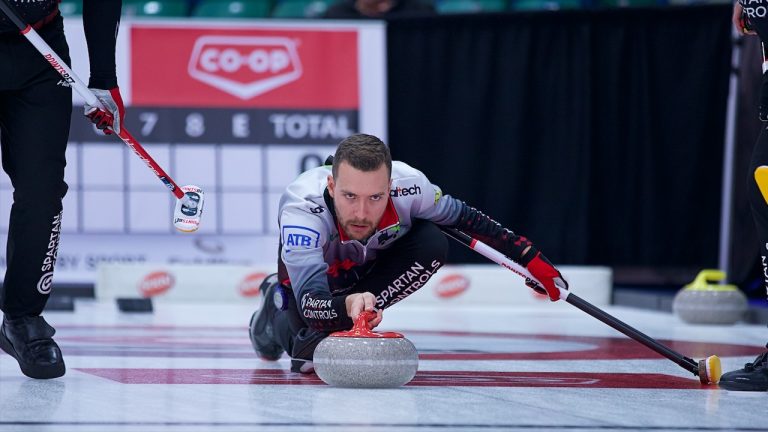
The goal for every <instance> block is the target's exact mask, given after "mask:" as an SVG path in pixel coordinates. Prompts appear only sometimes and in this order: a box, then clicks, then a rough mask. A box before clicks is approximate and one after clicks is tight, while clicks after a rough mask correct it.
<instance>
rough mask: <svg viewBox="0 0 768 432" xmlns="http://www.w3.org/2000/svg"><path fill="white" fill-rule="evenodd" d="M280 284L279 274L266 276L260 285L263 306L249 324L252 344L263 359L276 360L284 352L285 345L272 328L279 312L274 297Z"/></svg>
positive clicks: (254, 314)
mask: <svg viewBox="0 0 768 432" xmlns="http://www.w3.org/2000/svg"><path fill="white" fill-rule="evenodd" d="M278 285H279V282H278V280H277V274H271V275H269V276H267V277H266V278H264V281H263V282H262V283H261V285H260V286H259V291H260V292H261V306H259V308H258V309H257V310H256V312H254V313H253V316H252V317H251V324H250V326H249V334H250V337H251V345H253V349H254V350H256V353H258V354H259V357H261V358H262V359H263V360H270V361H274V360H277V359H279V358H280V356H281V355H282V354H283V347H281V346H280V345H279V344H278V343H277V342H275V338H274V332H273V330H272V320H273V319H274V317H275V313H276V312H277V306H275V300H274V297H275V290H276V289H277V288H278ZM278 295H279V293H278Z"/></svg>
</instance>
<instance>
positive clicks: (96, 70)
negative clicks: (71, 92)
mask: <svg viewBox="0 0 768 432" xmlns="http://www.w3.org/2000/svg"><path fill="white" fill-rule="evenodd" d="M121 9H122V0H83V29H84V30H85V39H86V41H87V42H88V58H89V59H90V64H91V79H90V80H89V82H88V87H92V88H100V89H104V90H109V89H112V88H115V87H117V73H116V67H115V44H116V42H117V30H118V27H119V25H120V11H121Z"/></svg>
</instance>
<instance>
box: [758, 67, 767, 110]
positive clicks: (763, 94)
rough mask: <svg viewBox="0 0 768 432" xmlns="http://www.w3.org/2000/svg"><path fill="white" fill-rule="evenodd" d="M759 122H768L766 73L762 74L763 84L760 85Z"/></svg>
mask: <svg viewBox="0 0 768 432" xmlns="http://www.w3.org/2000/svg"><path fill="white" fill-rule="evenodd" d="M759 115H760V120H761V121H764V122H768V72H763V83H762V84H761V85H760V110H759Z"/></svg>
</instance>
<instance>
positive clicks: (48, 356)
mask: <svg viewBox="0 0 768 432" xmlns="http://www.w3.org/2000/svg"><path fill="white" fill-rule="evenodd" d="M54 333H56V330H54V328H53V327H51V326H50V325H49V324H48V323H47V322H45V319H43V317H41V316H26V317H21V318H13V319H11V318H9V317H7V316H5V317H3V324H2V326H1V327H0V348H2V350H3V351H5V352H6V353H8V355H10V356H11V357H13V358H15V359H16V361H17V362H19V366H20V367H21V372H23V373H24V375H26V376H28V377H30V378H37V379H50V378H58V377H60V376H62V375H64V372H65V371H66V368H65V366H64V358H63V357H62V355H61V349H59V346H58V345H56V342H54V341H53V339H52V338H53V335H54Z"/></svg>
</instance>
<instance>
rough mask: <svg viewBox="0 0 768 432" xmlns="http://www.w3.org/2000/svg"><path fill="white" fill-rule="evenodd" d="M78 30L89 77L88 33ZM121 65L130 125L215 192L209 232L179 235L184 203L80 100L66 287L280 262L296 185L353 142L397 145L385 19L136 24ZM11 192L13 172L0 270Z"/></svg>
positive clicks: (79, 58) (70, 179)
mask: <svg viewBox="0 0 768 432" xmlns="http://www.w3.org/2000/svg"><path fill="white" fill-rule="evenodd" d="M65 26H66V29H67V30H66V31H67V39H68V42H69V44H70V50H71V52H72V58H73V69H74V70H75V72H76V73H77V74H78V75H80V77H81V78H82V79H84V80H87V77H88V66H87V51H86V49H85V46H86V45H85V39H84V35H83V33H82V24H81V23H80V22H79V21H78V20H67V21H66V23H65ZM158 40H162V41H163V43H161V44H159V43H157V41H158ZM117 55H118V79H119V81H120V88H121V93H122V95H123V97H124V100H125V101H126V105H127V108H126V118H125V122H124V126H125V127H126V128H127V129H128V130H129V131H130V132H131V134H132V135H133V136H134V137H135V138H136V139H137V141H139V142H140V143H141V144H142V146H143V147H144V148H145V149H146V150H147V151H148V152H149V154H150V155H151V156H152V157H153V158H154V159H155V160H156V161H157V162H158V164H159V165H160V166H161V167H162V168H163V169H164V170H165V171H167V172H168V174H169V175H170V176H171V177H172V178H173V179H174V181H175V182H176V183H177V184H179V185H180V186H182V185H185V184H195V185H197V186H200V187H201V188H202V189H203V190H204V191H205V194H206V201H205V209H204V213H203V218H202V223H201V226H200V230H199V231H198V232H197V233H194V234H184V233H179V232H177V231H176V230H175V229H174V228H173V225H172V214H173V206H174V203H175V202H174V200H175V198H174V197H173V196H172V194H170V193H169V192H168V190H167V189H166V188H165V186H164V185H163V184H162V183H161V182H160V181H159V180H158V179H157V177H155V175H154V174H153V173H152V172H151V171H150V170H149V169H148V168H147V167H146V165H145V164H144V162H142V161H141V160H140V159H139V158H138V157H136V155H134V154H133V152H132V151H131V150H130V149H129V148H128V147H127V146H125V145H124V144H123V143H122V142H121V141H120V140H119V139H117V138H115V137H110V136H104V135H101V134H100V133H99V132H98V131H97V130H96V129H95V128H94V127H93V125H91V124H90V123H89V122H87V120H86V119H85V118H84V117H83V116H82V100H80V98H79V97H77V96H75V98H74V100H73V103H74V105H75V106H74V111H73V116H72V123H71V132H70V142H69V147H68V150H67V169H66V175H65V176H66V177H65V179H66V182H67V184H68V185H69V191H68V193H67V195H66V197H65V199H64V213H63V220H62V232H63V234H62V240H61V243H60V249H59V256H58V260H57V265H56V273H55V277H54V280H55V281H58V282H69V283H92V282H93V281H94V280H95V271H96V269H97V267H98V265H99V264H100V263H103V262H143V263H158V264H163V263H222V264H253V265H264V264H270V265H274V263H275V261H276V259H277V241H278V237H277V236H278V229H277V204H278V200H279V197H280V195H281V194H282V192H283V191H284V189H285V187H286V186H287V185H288V184H289V183H290V182H291V181H293V179H295V178H296V177H297V176H298V175H299V174H300V173H301V172H303V171H305V170H306V169H309V168H312V167H315V166H319V165H321V164H322V163H323V161H324V160H325V159H326V157H327V156H328V155H330V154H332V153H333V152H334V150H335V147H336V144H337V143H338V142H339V141H340V140H341V139H343V138H345V137H347V136H348V135H350V134H352V133H355V132H366V133H372V134H375V135H378V136H380V137H381V138H383V139H384V140H385V141H386V136H385V130H386V118H385V112H386V104H385V96H384V95H385V91H386V83H385V79H384V76H385V60H384V56H385V49H384V25H383V24H381V23H357V24H355V23H336V24H333V23H309V24H300V25H299V24H296V23H295V22H293V23H287V22H286V23H281V22H279V21H278V22H275V21H269V22H262V21H246V22H244V21H238V22H237V23H226V22H221V21H195V20H184V21H183V22H177V21H155V20H152V21H140V20H134V21H125V22H123V23H122V24H121V29H120V34H119V41H118V53H117ZM11 192H12V188H11V185H10V181H9V180H8V178H7V177H6V176H5V174H4V173H2V174H0V271H2V270H4V267H5V241H6V238H5V237H6V234H7V230H8V213H9V211H10V205H11V201H12V200H11Z"/></svg>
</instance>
